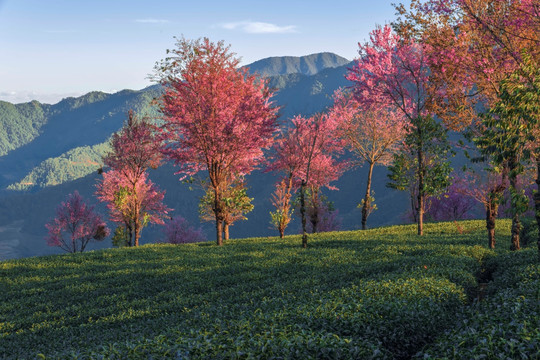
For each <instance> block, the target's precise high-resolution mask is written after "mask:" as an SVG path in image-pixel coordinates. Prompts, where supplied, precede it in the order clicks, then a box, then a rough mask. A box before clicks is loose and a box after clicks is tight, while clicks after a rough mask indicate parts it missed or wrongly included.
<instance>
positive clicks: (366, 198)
mask: <svg viewBox="0 0 540 360" xmlns="http://www.w3.org/2000/svg"><path fill="white" fill-rule="evenodd" d="M373 165H375V163H373V162H370V163H369V171H368V178H367V186H366V195H365V196H364V206H362V230H366V223H367V218H368V215H369V213H368V211H369V208H370V206H371V194H370V193H371V175H372V174H373Z"/></svg>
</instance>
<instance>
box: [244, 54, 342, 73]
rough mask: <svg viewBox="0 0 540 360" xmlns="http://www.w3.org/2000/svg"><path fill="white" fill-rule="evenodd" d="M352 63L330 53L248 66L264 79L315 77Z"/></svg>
mask: <svg viewBox="0 0 540 360" xmlns="http://www.w3.org/2000/svg"><path fill="white" fill-rule="evenodd" d="M348 63H350V60H347V59H345V58H344V57H341V56H339V55H336V54H334V53H330V52H323V53H317V54H311V55H306V56H273V57H269V58H265V59H261V60H258V61H255V62H254V63H251V64H249V65H246V66H245V67H246V68H248V69H249V71H250V72H251V73H258V74H260V75H262V76H264V77H268V76H277V75H287V74H303V75H315V74H317V73H318V72H320V71H322V70H324V69H327V68H336V67H339V66H343V65H346V64H348Z"/></svg>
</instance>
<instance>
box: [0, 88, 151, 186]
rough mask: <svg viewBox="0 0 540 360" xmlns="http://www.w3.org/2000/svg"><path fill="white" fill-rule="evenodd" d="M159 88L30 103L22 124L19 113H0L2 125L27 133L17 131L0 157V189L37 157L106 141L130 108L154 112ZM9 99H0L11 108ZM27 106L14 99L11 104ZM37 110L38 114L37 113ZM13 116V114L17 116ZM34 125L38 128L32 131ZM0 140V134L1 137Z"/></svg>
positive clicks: (40, 159)
mask: <svg viewBox="0 0 540 360" xmlns="http://www.w3.org/2000/svg"><path fill="white" fill-rule="evenodd" d="M159 93H160V89H159V87H155V86H153V87H149V88H146V89H143V90H140V91H132V90H124V91H120V92H117V93H115V94H106V93H102V92H91V93H88V94H86V95H84V96H81V97H78V98H67V99H64V100H62V101H60V102H59V103H58V104H55V105H46V104H45V105H43V104H40V103H38V102H32V103H29V104H32V106H33V109H34V112H33V113H32V115H33V117H32V118H29V119H27V122H26V123H23V124H26V125H24V126H21V123H20V121H21V120H20V119H19V117H20V116H23V115H21V114H22V113H21V112H18V113H15V112H10V113H7V115H4V116H0V124H1V126H3V127H4V128H5V129H6V131H7V132H8V133H10V132H19V133H25V134H26V133H28V134H27V135H25V136H22V135H21V136H20V140H19V141H18V142H17V146H15V144H12V143H10V144H12V146H11V150H10V151H8V152H7V154H4V155H3V156H1V157H0V174H1V177H0V188H5V187H7V186H8V185H11V184H13V183H16V182H19V181H21V180H22V179H23V178H24V177H25V176H27V175H28V174H29V173H30V172H31V171H32V170H33V169H34V168H35V167H36V166H38V165H39V164H40V163H41V162H43V161H45V160H47V159H49V158H54V157H58V156H61V155H62V154H64V153H66V152H68V151H70V150H72V149H74V148H77V147H83V146H94V145H97V144H100V143H103V142H105V141H107V139H108V138H109V137H110V136H111V134H112V133H113V132H115V131H117V130H118V129H119V128H120V127H121V126H122V124H123V122H124V120H125V117H126V113H127V111H128V110H129V109H133V110H135V111H137V112H138V113H141V114H155V110H154V109H153V108H152V107H150V106H149V105H150V102H151V101H152V100H153V99H154V98H156V97H158V96H159ZM10 105H11V104H9V103H5V102H4V103H0V114H6V112H5V111H3V110H2V109H4V110H5V109H6V108H7V109H9V108H11V107H12V106H10ZM21 107H22V108H26V107H28V104H18V105H15V108H21ZM35 114H41V115H40V116H37V115H35ZM16 115H17V116H16ZM32 129H36V130H35V131H34V132H32V131H31V130H32ZM0 140H1V139H0Z"/></svg>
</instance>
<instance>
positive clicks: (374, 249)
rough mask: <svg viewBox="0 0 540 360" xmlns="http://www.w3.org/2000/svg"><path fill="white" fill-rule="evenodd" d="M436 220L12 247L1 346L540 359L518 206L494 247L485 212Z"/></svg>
mask: <svg viewBox="0 0 540 360" xmlns="http://www.w3.org/2000/svg"><path fill="white" fill-rule="evenodd" d="M458 230H459V231H458ZM425 232H426V234H425V235H424V236H423V237H420V236H417V235H415V226H413V225H410V226H409V225H407V226H393V227H386V228H379V229H373V230H367V231H350V232H333V233H321V234H317V235H312V236H310V239H309V246H308V248H307V249H302V248H301V247H300V243H301V240H300V237H299V236H289V237H286V238H285V239H284V240H279V239H278V238H252V239H240V240H230V241H229V242H228V243H226V244H225V246H223V247H218V246H216V245H214V244H213V243H211V244H210V243H200V244H189V245H164V244H158V245H148V246H143V247H140V248H122V249H110V250H103V251H95V252H89V253H83V254H76V255H58V256H48V257H40V258H28V259H20V260H11V261H5V262H2V263H0V359H36V358H38V359H44V358H46V359H162V358H168V359H410V358H419V359H443V358H444V359H535V358H536V359H538V358H540V262H539V260H538V252H537V250H536V249H535V248H534V247H530V248H525V249H524V250H521V251H519V252H510V251H508V250H507V249H508V248H509V234H510V222H509V221H506V220H502V221H499V222H498V223H497V236H498V242H497V246H498V249H497V250H495V251H493V250H489V249H488V248H487V246H486V243H487V240H486V239H485V238H486V234H485V222H482V221H465V222H460V223H459V229H458V227H457V226H456V224H454V223H438V224H427V225H426V228H425ZM479 281H486V282H488V286H487V288H486V289H485V290H484V289H480V288H479V286H478V282H479ZM479 298H481V300H479Z"/></svg>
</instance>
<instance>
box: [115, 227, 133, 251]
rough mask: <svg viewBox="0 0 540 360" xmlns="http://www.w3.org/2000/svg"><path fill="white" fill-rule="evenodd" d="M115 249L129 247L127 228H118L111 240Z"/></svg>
mask: <svg viewBox="0 0 540 360" xmlns="http://www.w3.org/2000/svg"><path fill="white" fill-rule="evenodd" d="M111 241H112V245H113V246H114V247H125V246H128V245H129V234H128V231H127V230H126V227H125V226H122V225H120V226H117V227H116V229H114V234H113V236H112V238H111Z"/></svg>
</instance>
